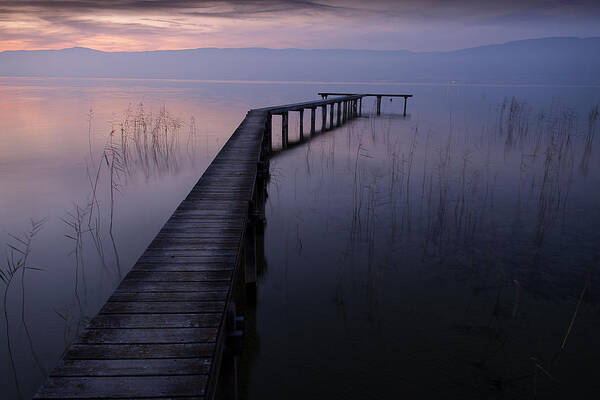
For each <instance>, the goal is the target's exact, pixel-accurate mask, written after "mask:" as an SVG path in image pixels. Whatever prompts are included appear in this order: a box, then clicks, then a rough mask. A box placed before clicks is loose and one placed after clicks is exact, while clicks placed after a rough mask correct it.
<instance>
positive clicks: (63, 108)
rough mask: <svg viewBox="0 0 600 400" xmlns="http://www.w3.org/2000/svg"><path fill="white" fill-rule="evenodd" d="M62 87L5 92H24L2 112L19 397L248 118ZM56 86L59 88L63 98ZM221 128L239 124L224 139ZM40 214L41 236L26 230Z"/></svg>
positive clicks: (9, 319) (5, 368)
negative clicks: (216, 121)
mask: <svg viewBox="0 0 600 400" xmlns="http://www.w3.org/2000/svg"><path fill="white" fill-rule="evenodd" d="M52 89H53V88H48V89H46V88H39V87H33V88H32V87H25V88H18V87H17V88H15V87H9V88H6V87H3V88H2V91H4V92H11V91H15V92H16V93H17V94H16V95H15V96H14V97H13V99H14V100H13V101H12V102H9V104H8V106H7V107H3V108H2V109H1V111H2V116H3V121H5V122H6V125H4V124H3V125H4V126H5V127H11V128H10V129H8V130H6V133H7V134H6V135H3V137H2V139H0V140H2V141H3V142H4V143H3V144H4V145H5V146H4V147H2V151H1V153H2V157H1V158H2V166H3V168H1V169H0V178H2V182H3V185H2V186H3V187H4V188H6V189H7V191H5V192H3V196H2V198H1V199H0V202H1V203H2V210H4V213H2V220H1V222H2V224H1V229H2V231H3V234H6V237H7V238H8V239H9V244H7V246H6V248H5V250H6V254H7V258H6V261H5V262H2V263H1V264H0V266H1V271H2V281H3V283H4V285H3V288H4V293H3V294H4V302H3V310H4V320H5V329H3V332H2V335H0V339H1V341H2V342H3V343H6V346H3V348H4V350H3V351H2V353H3V354H4V355H5V357H4V359H6V360H7V363H6V364H4V365H2V367H1V372H2V374H3V375H4V376H5V377H6V385H5V386H4V388H5V394H6V396H8V398H29V397H31V396H32V395H33V393H35V391H36V390H37V388H38V387H39V385H40V384H41V382H42V381H43V379H44V378H45V376H46V374H47V371H48V370H49V369H51V368H52V367H53V366H54V365H55V363H56V361H57V360H58V359H59V357H60V356H61V353H62V352H63V350H64V349H66V348H67V347H68V346H69V345H70V344H71V343H72V341H73V340H74V338H75V337H76V336H77V334H78V332H79V331H80V330H81V329H82V328H83V327H85V326H86V324H87V322H88V320H89V318H90V317H91V316H93V315H94V314H95V313H96V312H97V311H98V309H99V307H100V306H101V305H102V303H103V302H104V301H105V299H106V297H107V296H108V295H110V293H111V291H112V290H113V289H114V287H115V286H116V285H117V284H118V282H119V281H120V279H121V278H122V276H123V275H124V274H125V273H126V272H127V271H128V269H129V268H130V267H131V265H132V264H133V262H134V261H135V259H137V257H138V256H139V254H140V253H141V252H142V251H143V249H144V248H145V247H146V246H147V244H148V243H149V242H150V241H151V239H152V237H153V236H154V234H155V233H156V232H157V231H158V230H159V228H160V226H161V225H162V223H163V222H164V221H165V220H166V219H167V218H168V217H169V215H170V214H171V213H172V211H173V209H174V208H175V207H176V206H177V203H178V202H179V201H180V200H181V199H182V198H183V197H185V195H186V194H187V192H188V191H189V189H190V188H191V186H192V185H193V184H194V182H195V180H196V179H197V178H198V177H199V176H200V175H201V172H202V170H203V169H204V168H206V166H207V165H208V164H209V162H210V160H211V159H212V157H214V155H215V154H216V152H217V151H218V150H219V148H220V146H221V145H222V144H223V143H224V142H225V140H226V138H227V135H229V134H230V133H231V131H232V130H233V129H231V128H230V126H233V125H234V124H235V123H236V121H235V119H230V117H229V115H228V114H226V113H225V115H226V116H225V117H224V118H223V121H221V122H220V123H219V124H214V123H210V122H208V123H205V124H203V126H202V127H198V126H197V123H196V120H197V118H201V119H203V120H204V121H210V120H212V119H213V118H215V115H211V116H209V117H206V114H205V113H211V112H212V113H215V114H217V115H221V116H222V115H223V111H216V110H215V106H214V104H210V103H209V104H207V106H206V109H200V112H198V109H196V110H195V113H194V114H191V115H189V114H188V117H182V116H181V115H182V113H181V110H185V109H188V110H190V109H189V107H186V106H181V100H180V99H178V98H175V99H173V101H172V104H174V105H175V106H174V107H173V109H175V110H177V111H176V112H173V111H172V110H171V109H170V108H167V107H166V106H164V105H157V104H156V103H157V102H156V100H154V99H150V100H149V105H146V104H144V103H137V105H135V106H131V105H127V104H126V105H125V107H123V108H120V106H117V105H115V104H116V103H120V101H118V100H117V101H115V98H114V97H111V96H110V95H109V96H107V95H106V93H102V94H100V95H99V96H98V97H96V98H95V99H94V100H92V101H90V103H88V107H89V104H92V105H93V106H92V107H89V108H87V109H85V108H84V107H85V106H83V105H81V103H83V104H85V103H86V100H85V98H86V96H89V95H90V94H91V95H92V97H93V95H94V92H96V94H97V92H98V88H92V89H90V90H87V89H86V90H83V91H79V90H75V93H70V91H71V90H72V88H61V89H62V90H60V91H56V92H55V91H53V90H52ZM120 90H121V91H122V90H123V89H120ZM90 92H91V93H90ZM25 93H28V94H29V96H27V95H25ZM33 93H35V95H33ZM50 93H52V94H54V93H56V94H57V96H56V97H55V98H53V100H52V101H48V97H47V95H48V94H50ZM159 94H160V93H159ZM164 95H165V94H164V93H162V94H161V96H162V98H163V99H164V98H165V97H164ZM142 97H144V96H142ZM2 98H3V99H6V98H10V97H9V96H6V97H5V96H4V95H3V96H2ZM98 100H100V101H98ZM42 103H43V104H42ZM113 103H114V104H113ZM121 103H122V101H121ZM159 104H160V103H159ZM180 106H181V107H180ZM196 107H197V105H196ZM24 109H26V110H27V111H28V112H31V113H32V114H31V115H29V116H25V114H24V113H23V112H22V111H23V110H24ZM36 109H37V110H38V111H39V114H38V115H37V118H32V116H33V115H35V110H36ZM84 110H85V111H84ZM77 112H79V115H74V114H77ZM234 118H237V116H235V117H234ZM219 126H221V127H223V126H226V127H227V128H224V129H223V132H222V133H221V134H219V133H218V131H215V129H219ZM13 128H14V129H13ZM15 133H16V134H15ZM49 133H52V135H49ZM5 193H6V194H8V195H7V196H5V195H4V194H5ZM31 205H33V207H32V206H31ZM40 214H41V217H40ZM30 217H33V218H35V219H34V220H32V226H31V229H30V231H27V232H26V233H24V234H17V233H18V232H20V231H21V230H22V228H21V224H22V221H23V220H25V221H26V220H27V219H28V218H30ZM37 218H39V221H40V222H38V220H37ZM41 221H43V223H42V222H41ZM26 271H27V273H26Z"/></svg>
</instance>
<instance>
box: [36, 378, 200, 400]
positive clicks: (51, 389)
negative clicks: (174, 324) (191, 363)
mask: <svg viewBox="0 0 600 400" xmlns="http://www.w3.org/2000/svg"><path fill="white" fill-rule="evenodd" d="M206 380H207V376H206V375H186V376H111V377H104V376H95V377H53V378H52V379H49V380H48V381H46V384H45V385H44V388H43V389H42V391H41V393H40V394H39V395H38V396H37V398H39V399H93V398H99V397H102V398H113V399H132V398H139V397H142V396H143V397H156V396H202V395H204V393H205V388H206Z"/></svg>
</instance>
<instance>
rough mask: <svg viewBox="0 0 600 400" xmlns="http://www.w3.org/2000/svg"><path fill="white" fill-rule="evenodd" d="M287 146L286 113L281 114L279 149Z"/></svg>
mask: <svg viewBox="0 0 600 400" xmlns="http://www.w3.org/2000/svg"><path fill="white" fill-rule="evenodd" d="M287 146H288V112H287V111H286V112H284V113H282V114H281V147H283V148H284V149H285V148H286V147H287Z"/></svg>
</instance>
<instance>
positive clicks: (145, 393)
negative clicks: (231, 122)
mask: <svg viewBox="0 0 600 400" xmlns="http://www.w3.org/2000/svg"><path fill="white" fill-rule="evenodd" d="M268 115H269V113H268V111H264V110H263V111H250V112H249V113H248V115H247V116H246V118H245V119H244V121H243V122H242V123H241V125H240V126H239V127H238V128H237V130H236V131H235V132H234V134H233V135H232V136H231V138H230V139H229V141H228V142H227V143H226V144H225V145H224V146H223V149H222V150H221V151H220V152H219V154H218V155H217V157H216V158H215V160H214V161H213V163H212V164H211V165H210V166H209V167H208V168H207V170H206V172H205V173H204V174H203V175H202V177H201V178H200V180H199V181H198V183H197V184H196V186H195V187H194V188H193V189H192V191H191V192H190V193H189V195H188V196H187V197H186V199H185V200H184V201H183V202H182V203H181V204H180V205H179V207H178V208H177V210H176V211H175V212H174V213H173V215H172V216H171V218H169V220H168V221H167V222H166V223H165V225H164V227H163V229H162V230H161V231H160V232H159V233H158V235H157V236H156V238H155V239H154V240H153V241H152V243H151V244H150V246H149V247H148V249H146V251H145V252H144V254H142V256H141V257H140V258H139V260H138V262H137V263H136V264H135V266H134V267H133V268H132V269H131V271H130V272H129V273H128V274H127V275H126V276H125V278H124V279H123V281H122V282H121V284H120V285H119V286H118V287H117V289H116V290H115V292H114V294H113V295H112V296H111V297H110V298H109V299H108V301H107V302H106V304H105V305H104V307H102V309H101V310H100V312H99V313H98V315H97V316H96V317H95V318H93V319H92V320H91V321H90V323H89V325H88V327H87V329H85V331H84V332H82V334H81V335H80V336H79V337H78V338H77V339H76V340H75V341H74V343H73V345H72V346H71V347H70V349H69V350H68V351H67V352H66V354H65V356H64V357H63V359H62V360H61V362H60V363H59V365H58V366H57V367H56V368H55V369H54V370H53V371H52V372H51V373H50V376H49V377H48V379H47V380H46V382H45V383H44V385H43V386H42V388H41V389H40V391H39V392H38V393H37V395H36V396H35V398H37V399H55V398H97V399H100V398H111V399H116V398H173V397H181V398H210V397H212V394H213V393H214V390H215V384H216V377H217V373H218V368H219V359H220V354H221V352H222V347H223V343H224V335H226V331H225V320H226V318H225V315H226V312H227V307H228V304H229V303H230V300H231V293H232V285H233V280H234V278H235V273H236V266H237V265H238V262H239V260H238V258H239V257H240V256H239V254H240V249H241V248H242V241H243V239H244V232H245V228H246V221H247V217H248V204H249V202H250V201H251V200H252V195H253V191H254V185H255V179H256V175H257V165H258V162H259V160H260V157H261V151H262V148H263V146H262V140H263V136H264V129H265V123H266V122H265V121H266V120H267V117H268Z"/></svg>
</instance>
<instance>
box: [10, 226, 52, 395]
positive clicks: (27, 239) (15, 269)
mask: <svg viewBox="0 0 600 400" xmlns="http://www.w3.org/2000/svg"><path fill="white" fill-rule="evenodd" d="M43 224H44V221H43V220H42V221H34V220H31V230H30V231H29V232H28V233H27V234H23V235H12V234H11V235H10V236H11V238H12V239H13V240H14V241H15V244H14V245H13V244H9V245H8V250H9V251H8V254H7V257H6V262H5V264H3V265H2V267H1V268H0V280H1V281H2V283H3V285H4V292H3V295H2V306H3V307H4V322H5V328H6V345H7V351H8V358H9V362H10V368H11V371H12V374H13V379H14V382H15V387H16V390H17V395H18V396H19V398H22V394H21V388H20V385H19V378H18V374H17V369H16V366H15V360H14V356H13V349H12V342H11V333H10V322H9V315H8V305H9V304H8V293H9V289H10V287H11V284H12V283H13V282H14V281H15V279H16V278H17V276H19V275H20V279H21V324H22V325H23V328H24V329H25V334H26V336H27V340H28V344H29V348H30V350H31V354H32V356H33V358H34V361H35V363H36V364H37V366H38V368H40V371H41V372H42V373H43V374H45V369H44V367H43V366H42V363H41V362H40V360H39V357H38V355H37V352H36V351H35V347H34V346H33V341H32V339H31V334H30V332H29V327H28V325H27V319H26V315H25V299H26V295H25V273H26V271H27V270H38V271H39V270H40V269H39V268H35V267H32V266H31V265H30V264H29V256H30V254H31V245H32V242H33V238H34V237H35V236H36V235H37V234H38V233H39V231H40V230H41V229H42V226H43Z"/></svg>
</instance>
